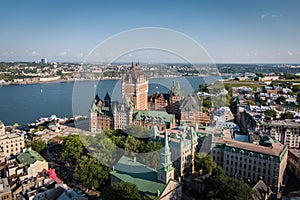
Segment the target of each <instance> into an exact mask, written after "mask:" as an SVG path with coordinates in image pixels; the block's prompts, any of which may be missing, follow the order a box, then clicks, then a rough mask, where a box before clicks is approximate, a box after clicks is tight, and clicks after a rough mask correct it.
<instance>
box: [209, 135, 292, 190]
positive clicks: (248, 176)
mask: <svg viewBox="0 0 300 200" xmlns="http://www.w3.org/2000/svg"><path fill="white" fill-rule="evenodd" d="M211 141H212V146H211V154H212V156H213V160H214V161H215V162H216V163H217V164H219V165H221V166H222V167H223V169H224V170H225V172H226V173H227V175H229V176H232V177H237V178H242V179H244V181H245V182H249V183H256V182H257V181H258V180H260V179H262V180H263V181H264V182H265V183H266V184H267V185H268V186H269V187H270V188H271V189H272V191H273V192H274V193H276V194H277V193H279V191H280V190H281V187H282V185H283V179H284V177H285V169H286V165H287V151H288V147H287V146H286V145H283V144H281V143H280V142H276V141H274V140H273V139H271V138H270V137H268V136H266V137H263V138H262V139H261V141H260V145H258V144H252V143H246V142H240V141H236V140H233V139H231V138H230V137H227V136H225V134H223V133H221V134H213V135H212V140H211Z"/></svg>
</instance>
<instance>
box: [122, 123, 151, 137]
mask: <svg viewBox="0 0 300 200" xmlns="http://www.w3.org/2000/svg"><path fill="white" fill-rule="evenodd" d="M124 132H125V133H126V134H127V135H131V136H133V137H135V138H148V137H149V134H150V130H149V129H146V128H143V127H141V126H138V125H134V124H129V125H128V126H126V128H125V129H124Z"/></svg>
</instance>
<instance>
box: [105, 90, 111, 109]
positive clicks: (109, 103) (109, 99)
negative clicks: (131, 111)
mask: <svg viewBox="0 0 300 200" xmlns="http://www.w3.org/2000/svg"><path fill="white" fill-rule="evenodd" d="M104 103H105V106H106V107H110V105H111V98H110V96H109V94H108V92H107V93H106V95H105V97H104Z"/></svg>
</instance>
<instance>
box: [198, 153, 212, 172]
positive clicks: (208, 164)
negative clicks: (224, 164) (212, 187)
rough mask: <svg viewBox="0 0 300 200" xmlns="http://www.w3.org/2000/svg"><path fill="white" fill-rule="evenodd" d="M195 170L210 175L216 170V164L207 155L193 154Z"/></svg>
mask: <svg viewBox="0 0 300 200" xmlns="http://www.w3.org/2000/svg"><path fill="white" fill-rule="evenodd" d="M194 162H195V170H196V171H199V170H203V172H204V173H212V172H213V170H214V169H216V167H217V164H216V163H215V162H214V161H213V160H212V157H211V155H209V154H206V155H205V154H199V153H196V154H195V159H194Z"/></svg>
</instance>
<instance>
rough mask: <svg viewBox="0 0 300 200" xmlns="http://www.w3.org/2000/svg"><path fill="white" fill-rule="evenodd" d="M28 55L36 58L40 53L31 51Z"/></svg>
mask: <svg viewBox="0 0 300 200" xmlns="http://www.w3.org/2000/svg"><path fill="white" fill-rule="evenodd" d="M30 55H31V56H38V55H40V53H39V52H37V51H32V52H31V53H30Z"/></svg>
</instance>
